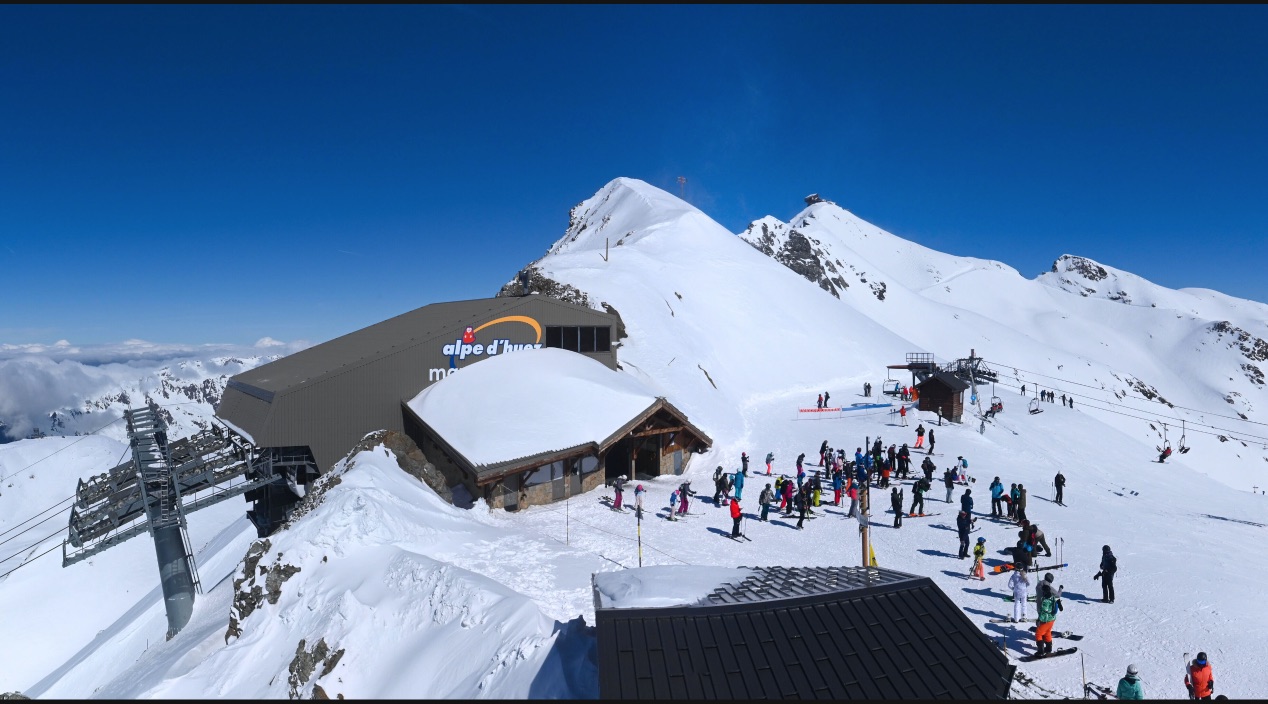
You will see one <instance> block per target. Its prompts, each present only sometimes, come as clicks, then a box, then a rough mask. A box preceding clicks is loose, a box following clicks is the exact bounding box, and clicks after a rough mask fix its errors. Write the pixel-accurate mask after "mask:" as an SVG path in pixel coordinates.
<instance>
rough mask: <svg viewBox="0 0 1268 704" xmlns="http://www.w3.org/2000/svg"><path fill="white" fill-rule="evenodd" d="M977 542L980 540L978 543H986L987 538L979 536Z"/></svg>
mask: <svg viewBox="0 0 1268 704" xmlns="http://www.w3.org/2000/svg"><path fill="white" fill-rule="evenodd" d="M977 542H978V543H985V542H986V538H978V539H977Z"/></svg>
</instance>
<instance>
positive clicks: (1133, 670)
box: [1127, 665, 1140, 677]
mask: <svg viewBox="0 0 1268 704" xmlns="http://www.w3.org/2000/svg"><path fill="white" fill-rule="evenodd" d="M1138 674H1140V670H1137V669H1136V666H1135V665H1128V666H1127V676H1128V677H1135V676H1136V675H1138Z"/></svg>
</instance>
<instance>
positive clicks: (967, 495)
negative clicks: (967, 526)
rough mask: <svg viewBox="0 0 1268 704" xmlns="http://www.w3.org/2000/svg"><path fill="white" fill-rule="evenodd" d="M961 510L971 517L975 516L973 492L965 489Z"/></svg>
mask: <svg viewBox="0 0 1268 704" xmlns="http://www.w3.org/2000/svg"><path fill="white" fill-rule="evenodd" d="M960 509H961V510H962V511H964V512H965V513H967V514H969V515H970V516H972V515H973V490H972V489H965V490H964V494H963V495H962V496H961V497H960Z"/></svg>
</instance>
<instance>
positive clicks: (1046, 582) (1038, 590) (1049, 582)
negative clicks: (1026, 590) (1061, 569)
mask: <svg viewBox="0 0 1268 704" xmlns="http://www.w3.org/2000/svg"><path fill="white" fill-rule="evenodd" d="M1054 581H1056V578H1055V577H1053V576H1052V573H1051V572H1048V573H1047V574H1045V575H1044V576H1043V579H1041V580H1039V583H1038V584H1036V585H1035V603H1036V604H1038V603H1039V599H1040V598H1042V597H1043V590H1044V588H1045V586H1046V587H1047V588H1048V589H1054V590H1056V591H1054V592H1052V594H1053V596H1055V597H1056V598H1058V599H1060V598H1061V594H1062V592H1064V591H1065V587H1064V586H1060V587H1058V586H1053V582H1054Z"/></svg>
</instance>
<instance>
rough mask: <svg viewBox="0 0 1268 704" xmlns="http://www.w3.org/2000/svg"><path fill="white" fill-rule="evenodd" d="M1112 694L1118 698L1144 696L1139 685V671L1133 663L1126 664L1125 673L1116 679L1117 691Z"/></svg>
mask: <svg viewBox="0 0 1268 704" xmlns="http://www.w3.org/2000/svg"><path fill="white" fill-rule="evenodd" d="M1114 696H1115V697H1116V698H1118V699H1144V698H1145V690H1144V688H1143V687H1141V686H1140V672H1139V671H1138V670H1137V669H1136V666H1135V665H1128V666H1127V674H1126V675H1124V676H1123V679H1121V680H1119V681H1118V691H1117V692H1116V693H1115V695H1114Z"/></svg>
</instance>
